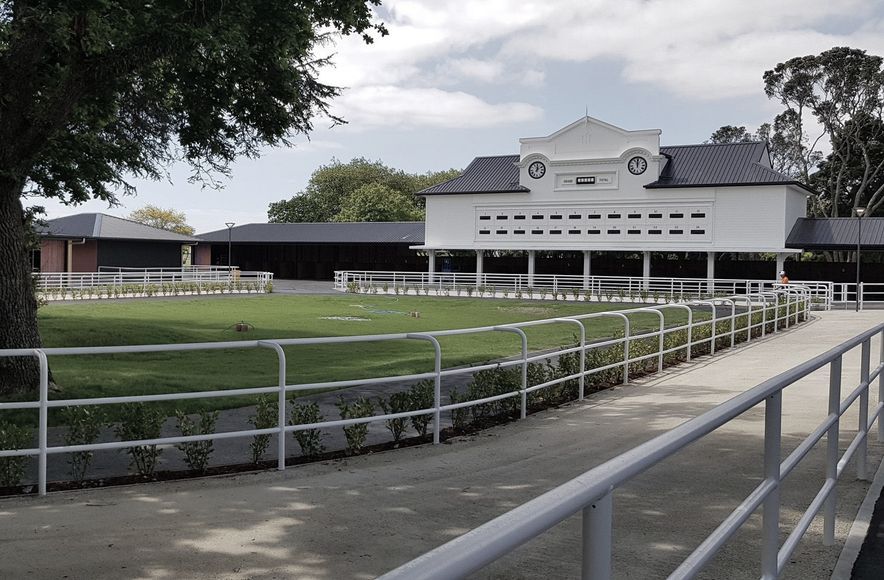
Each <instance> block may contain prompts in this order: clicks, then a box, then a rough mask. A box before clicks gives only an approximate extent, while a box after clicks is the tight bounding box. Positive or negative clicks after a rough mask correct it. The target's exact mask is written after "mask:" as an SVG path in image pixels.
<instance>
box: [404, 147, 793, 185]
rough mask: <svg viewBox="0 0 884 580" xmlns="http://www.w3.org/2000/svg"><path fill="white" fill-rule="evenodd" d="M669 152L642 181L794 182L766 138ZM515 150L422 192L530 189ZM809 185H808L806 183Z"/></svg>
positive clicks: (484, 160)
mask: <svg viewBox="0 0 884 580" xmlns="http://www.w3.org/2000/svg"><path fill="white" fill-rule="evenodd" d="M660 153H661V154H662V155H664V156H665V157H666V158H667V161H666V165H665V166H664V167H663V171H662V172H661V174H660V178H659V179H658V180H657V181H655V182H653V183H649V184H648V185H646V186H645V187H647V188H649V189H656V188H664V187H711V186H718V187H721V186H728V185H797V186H799V187H803V188H804V189H808V188H807V187H806V186H804V185H802V184H801V183H799V182H797V181H795V180H794V179H792V178H791V177H789V176H788V175H784V174H782V173H779V172H777V171H774V170H773V169H771V168H770V167H768V166H767V161H768V153H767V144H765V143H761V142H750V143H722V144H718V143H711V144H708V143H707V144H702V145H673V146H670V147H661V148H660ZM518 162H519V156H518V155H499V156H496V157H476V158H475V159H474V160H473V162H472V163H470V164H469V166H467V168H466V169H465V170H464V172H463V173H462V174H461V175H460V176H458V177H455V178H454V179H450V180H448V181H446V182H444V183H440V184H438V185H434V186H432V187H428V188H427V189H424V190H423V191H420V192H418V193H419V194H421V195H433V194H454V193H513V192H527V191H530V190H529V189H528V188H527V187H524V186H522V185H519V168H518V167H517V166H516V163H518ZM808 191H810V190H809V189H808Z"/></svg>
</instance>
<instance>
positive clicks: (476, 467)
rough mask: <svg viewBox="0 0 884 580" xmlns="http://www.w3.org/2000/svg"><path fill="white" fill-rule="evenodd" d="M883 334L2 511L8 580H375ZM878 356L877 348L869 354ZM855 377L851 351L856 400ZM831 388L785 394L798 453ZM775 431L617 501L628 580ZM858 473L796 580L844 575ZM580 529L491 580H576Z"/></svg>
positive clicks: (709, 520) (670, 564)
mask: <svg viewBox="0 0 884 580" xmlns="http://www.w3.org/2000/svg"><path fill="white" fill-rule="evenodd" d="M882 321H884V312H880V311H874V312H863V313H859V314H857V313H854V312H849V311H847V312H845V311H830V312H824V313H820V314H819V318H818V319H817V320H815V321H813V322H811V323H809V324H807V325H804V326H802V327H799V328H796V329H792V330H790V331H787V332H784V333H781V334H778V335H776V336H775V337H769V338H767V339H765V340H759V341H753V342H752V343H750V344H749V345H747V346H744V347H741V348H737V349H735V350H733V351H728V352H727V353H725V354H723V355H721V356H716V357H714V358H710V357H705V358H702V359H699V360H696V361H694V362H693V363H690V364H686V365H682V366H679V367H675V368H673V369H671V370H669V371H667V372H665V373H664V374H663V375H661V376H657V377H653V378H651V379H648V380H645V381H642V382H638V383H635V384H631V385H629V386H628V387H620V388H616V389H612V390H610V391H607V392H602V393H597V394H595V395H593V396H592V397H590V398H588V399H587V400H586V401H584V402H581V403H575V404H572V405H569V406H566V407H563V408H560V409H554V410H550V411H546V412H542V413H538V414H536V415H533V416H530V417H529V418H528V419H527V420H524V421H519V422H516V423H512V424H509V425H506V426H503V427H499V428H495V429H492V430H489V431H485V432H483V433H480V434H478V435H476V436H472V437H465V438H461V439H459V440H455V441H453V442H450V444H446V445H441V446H438V447H433V446H423V447H419V448H409V449H403V450H398V451H394V452H388V453H381V454H376V455H372V456H363V457H357V458H355V459H351V460H346V461H341V462H326V463H320V464H314V465H310V466H306V467H301V468H295V469H290V470H288V471H286V472H283V473H278V472H265V473H258V474H253V475H239V476H232V477H228V478H214V479H205V480H193V481H185V482H177V483H163V484H148V485H141V486H133V487H125V488H116V489H104V490H95V491H86V492H72V493H58V494H53V495H50V496H48V497H46V498H38V497H29V498H16V499H6V500H0V562H2V564H0V566H2V571H3V576H4V577H10V578H60V577H64V576H67V577H70V578H95V579H99V578H120V577H129V578H282V577H285V578H316V579H329V580H331V579H351V578H352V579H357V578H371V577H374V576H376V575H378V574H381V573H383V572H385V571H388V570H390V569H392V568H394V567H396V566H397V565H399V564H402V563H403V562H405V561H407V560H410V559H412V558H414V557H416V556H418V555H420V554H422V553H423V552H425V551H427V550H428V549H431V548H433V547H435V546H437V545H439V544H441V543H443V542H445V541H447V540H449V539H451V538H453V537H456V536H458V535H460V534H462V533H464V532H465V531H467V530H469V529H471V528H473V527H475V526H477V525H479V524H481V523H484V522H486V521H488V520H489V519H491V518H493V517H495V516H497V515H499V514H501V513H503V512H505V511H507V510H509V509H511V508H512V507H515V506H517V505H519V504H521V503H523V502H525V501H527V500H529V499H531V498H533V497H535V496H537V495H538V494H540V493H542V492H543V491H546V490H548V489H550V488H552V487H555V486H556V485H558V484H560V483H563V482H564V481H566V480H568V479H570V478H572V477H574V476H576V475H578V474H580V473H582V472H584V471H586V470H587V469H589V468H591V467H593V466H595V465H598V464H599V463H601V462H603V461H605V460H607V459H609V458H611V457H613V456H615V455H617V454H619V453H621V452H623V451H626V450H628V449H630V448H632V447H634V446H635V445H637V444H639V443H641V442H644V441H646V440H648V439H650V438H651V437H653V436H655V435H658V434H660V433H662V432H663V431H665V430H667V429H670V428H672V427H674V426H676V425H678V424H680V423H682V422H683V421H685V420H686V419H689V418H691V417H694V416H696V415H698V414H700V413H702V412H704V411H706V410H708V409H709V408H711V407H713V406H714V405H716V404H718V403H720V402H722V401H724V400H726V399H728V398H730V397H731V396H733V395H734V394H736V393H738V392H741V391H744V390H746V389H748V388H750V387H752V386H754V385H755V384H757V383H759V382H761V381H762V380H764V379H767V378H769V377H771V376H773V375H775V374H777V373H779V372H781V371H784V370H786V369H788V368H791V367H792V366H795V365H796V364H798V363H800V362H803V361H805V360H807V359H809V358H811V357H813V356H815V355H817V354H819V353H821V352H823V351H825V350H827V349H828V348H830V347H831V346H834V345H836V344H838V343H840V342H842V341H843V340H846V339H848V338H850V337H852V336H854V335H856V334H858V333H859V332H861V331H862V330H865V329H867V328H869V327H871V326H872V325H874V324H876V323H879V322H882ZM879 349H880V345H879V344H878V342H877V340H876V341H874V342H873V344H872V353H878V352H880V350H879ZM873 360H876V358H875V355H874V354H873ZM858 376H859V368H858V354H856V353H853V354H852V356H849V357H847V358H845V361H844V377H845V380H844V383H843V389H844V394H845V395H846V393H847V392H848V390H849V389H851V388H852V387H853V386H854V385H855V379H857V378H858ZM827 387H828V377H827V374H826V373H824V372H821V373H816V374H814V375H812V376H810V377H808V378H807V379H805V380H803V381H801V382H800V383H797V384H795V385H793V386H792V387H790V388H789V389H787V390H786V391H785V395H784V400H783V409H784V423H783V442H784V445H783V451H784V454H786V453H788V452H789V451H791V449H793V448H794V447H795V445H797V443H798V442H799V441H800V440H801V439H803V437H804V436H805V435H806V434H807V433H808V432H809V431H810V430H811V429H812V428H813V427H814V426H816V425H817V424H818V423H819V422H820V421H821V420H822V418H823V417H824V416H825V415H826V391H827ZM876 402H877V401H876V397H875V395H874V393H873V395H872V405H874V404H875V403H876ZM855 423H856V414H855V412H853V413H848V415H847V416H845V418H844V420H843V422H842V425H843V430H842V438H841V443H842V451H843V449H844V448H845V447H846V445H847V444H848V442H849V439H850V438H851V437H852V435H853V431H852V429H851V428H852V427H853V426H854V425H855ZM762 428H763V411H762V410H761V409H754V410H752V411H750V412H749V413H747V414H745V415H744V416H743V417H741V418H740V419H739V420H737V421H735V422H733V423H731V424H729V425H728V426H726V427H724V428H722V429H720V430H718V431H717V432H715V433H713V434H711V435H710V436H708V437H706V438H705V439H704V440H702V441H700V442H698V443H696V444H694V445H693V446H691V447H689V448H688V449H687V450H685V451H683V452H682V453H680V454H678V455H676V456H675V457H673V458H670V459H669V460H667V461H666V462H664V463H663V464H661V465H659V466H657V467H656V468H654V469H652V470H651V471H649V472H647V473H645V474H644V475H643V476H641V477H640V478H639V479H637V480H635V481H634V482H633V483H631V484H630V485H628V486H626V487H624V488H622V489H621V490H619V491H618V492H617V493H616V494H615V500H614V502H615V503H614V509H615V516H614V529H615V531H614V534H615V540H614V541H615V548H614V567H615V577H621V578H624V577H628V578H659V577H662V576H665V575H666V574H667V573H669V572H670V571H672V570H673V569H674V568H675V567H676V565H677V564H678V562H680V560H681V559H682V558H684V557H685V556H686V555H687V554H689V553H690V551H691V550H692V549H693V548H694V547H695V546H696V545H697V544H698V543H699V542H700V541H701V540H702V538H703V537H705V536H706V535H707V534H708V533H710V532H711V531H712V530H713V529H714V528H715V527H716V526H717V525H718V523H720V521H721V520H722V519H723V518H724V517H726V515H727V514H728V513H729V512H730V511H731V510H732V509H733V508H734V507H735V506H736V505H737V504H738V503H739V502H740V501H741V500H742V499H743V498H744V497H745V495H746V494H747V493H748V492H749V491H750V490H751V489H752V488H753V487H754V486H756V485H757V483H758V482H759V480H760V478H761V474H762V438H761V433H762ZM869 451H870V465H871V466H873V469H872V471H874V467H876V466H878V465H879V464H880V462H881V458H882V452H884V445H882V444H880V443H877V442H875V441H874V438H872V441H871V442H870V445H869ZM822 459H823V450H822V449H817V450H815V451H814V452H813V453H812V454H811V456H810V457H809V458H808V460H807V461H806V462H805V463H803V464H801V465H800V466H799V467H798V468H797V469H796V470H795V471H794V472H793V473H792V474H791V475H790V477H789V478H788V479H787V480H786V482H785V484H784V489H783V518H784V522H785V526H784V527H786V528H788V526H789V525H791V523H794V522H795V521H797V519H798V518H799V517H800V514H801V513H802V512H803V510H804V508H805V507H806V505H807V503H808V501H809V499H810V498H811V497H812V495H813V494H814V493H815V492H816V490H817V489H818V488H819V485H820V483H821V481H822V478H823V477H824V475H823V474H824V467H823V463H822ZM855 472H856V471H855V469H854V468H853V466H852V465H851V466H849V467H848V469H847V471H846V473H845V476H844V478H843V479H842V482H841V483H840V484H839V487H838V497H839V519H838V523H837V526H836V539H837V541H838V545H836V546H833V547H825V546H823V545H822V525H821V523H820V522H816V523H815V524H814V525H813V526H812V527H811V529H810V530H809V532H808V534H807V536H806V537H805V540H804V542H803V543H802V545H801V546H800V547H799V550H798V552H796V554H795V556H794V557H793V558H792V563H791V565H790V566H789V567H788V568H787V571H786V574H785V577H786V578H802V579H814V578H828V577H829V575H830V574H831V571H832V570H833V569H834V567H835V563H836V560H837V558H838V555H839V553H840V550H841V543H843V541H844V538H845V537H846V535H847V533H848V530H849V528H850V526H851V524H852V521H853V518H854V516H855V514H856V512H857V509H858V507H859V505H860V503H861V502H862V500H863V498H864V497H865V495H866V492H867V489H868V482H865V481H858V480H856V479H855V478H854V474H855ZM759 527H760V517H759V516H758V515H755V516H753V517H752V518H751V519H750V520H749V521H748V522H747V525H746V527H745V529H744V530H743V531H742V532H741V533H739V534H738V535H737V536H736V538H735V539H734V542H733V544H732V545H730V546H729V547H727V548H726V549H725V550H724V551H723V552H722V553H721V554H720V556H719V557H718V558H716V559H715V560H714V561H713V563H712V565H711V567H710V569H709V570H708V574H707V577H710V578H712V577H715V578H750V577H757V576H758V575H759V556H760V544H759ZM579 529H580V520H579V518H572V519H570V520H568V521H567V522H566V523H564V524H562V525H560V526H558V527H556V528H554V529H553V530H551V531H550V532H549V533H547V534H546V535H544V536H542V537H541V538H539V539H538V540H535V541H533V542H531V543H529V544H527V545H526V546H524V547H523V548H522V549H521V550H519V551H518V552H516V553H515V554H513V555H511V556H509V557H506V558H504V559H503V560H501V561H499V562H497V563H496V564H494V565H493V566H492V567H491V568H489V569H488V570H486V571H485V572H484V573H483V574H482V575H481V577H487V578H565V577H572V578H574V577H579V565H580V563H579V553H580V550H579V543H580V535H579Z"/></svg>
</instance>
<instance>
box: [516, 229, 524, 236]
mask: <svg viewBox="0 0 884 580" xmlns="http://www.w3.org/2000/svg"><path fill="white" fill-rule="evenodd" d="M513 233H514V234H516V235H522V234H524V233H525V230H513Z"/></svg>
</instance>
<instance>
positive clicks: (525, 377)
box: [494, 324, 583, 419]
mask: <svg viewBox="0 0 884 580" xmlns="http://www.w3.org/2000/svg"><path fill="white" fill-rule="evenodd" d="M580 326H583V325H582V324H581V325H580ZM494 330H498V331H500V332H512V333H513V334H518V335H519V339H520V340H521V341H522V388H521V389H520V393H521V400H522V401H521V407H522V410H521V417H522V419H524V418H525V417H527V416H528V335H527V334H525V331H524V330H522V329H521V328H514V327H512V326H495V327H494Z"/></svg>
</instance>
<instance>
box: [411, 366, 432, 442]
mask: <svg viewBox="0 0 884 580" xmlns="http://www.w3.org/2000/svg"><path fill="white" fill-rule="evenodd" d="M435 404H436V384H435V382H433V381H432V380H430V379H425V380H423V381H419V382H417V383H415V384H414V385H412V387H411V389H409V391H408V407H409V410H410V411H418V410H420V409H429V408H431V407H433V406H434V405H435ZM432 419H433V414H432V413H427V414H426V415H414V416H412V417H411V426H412V427H414V430H415V431H417V432H418V434H419V435H420V436H421V437H424V436H426V434H427V429H428V427H429V425H430V421H431V420H432Z"/></svg>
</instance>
